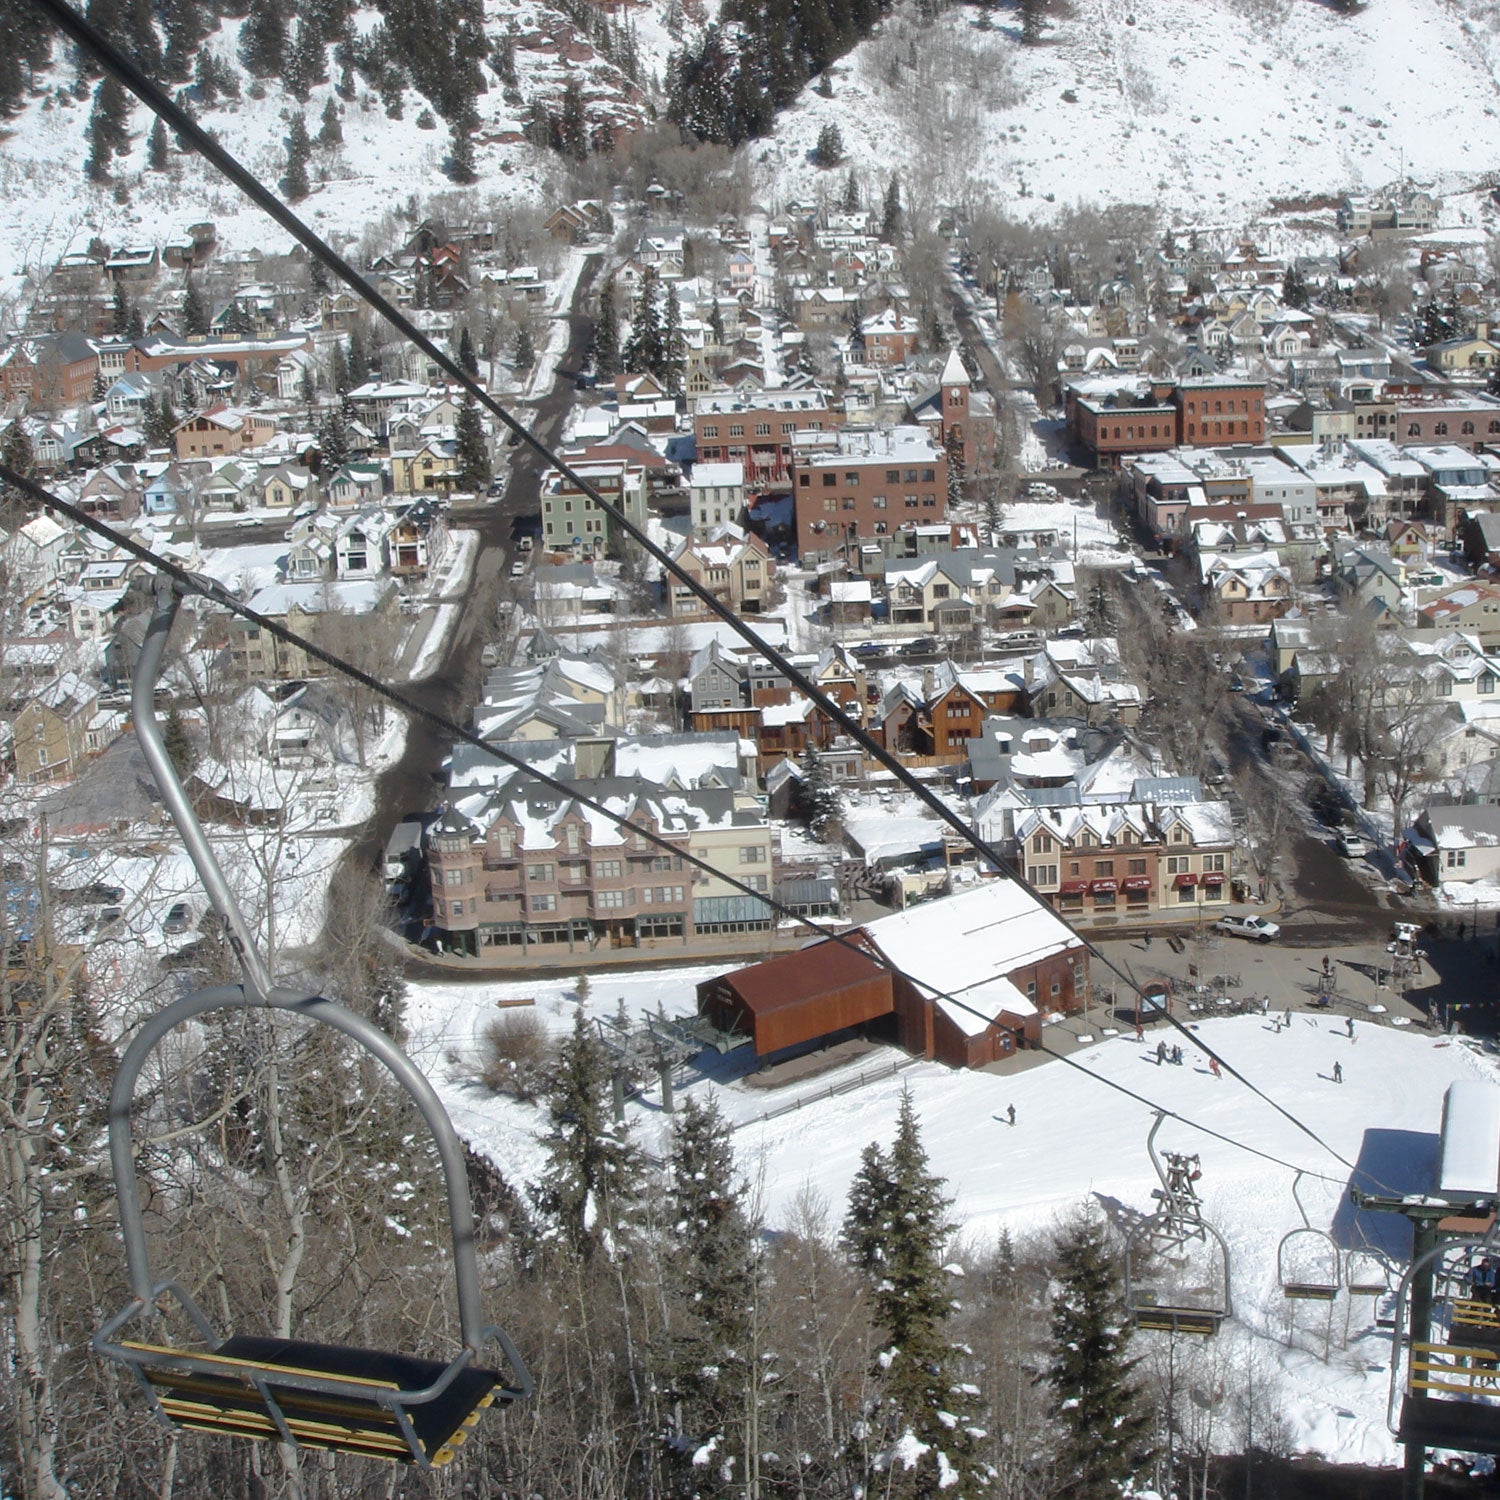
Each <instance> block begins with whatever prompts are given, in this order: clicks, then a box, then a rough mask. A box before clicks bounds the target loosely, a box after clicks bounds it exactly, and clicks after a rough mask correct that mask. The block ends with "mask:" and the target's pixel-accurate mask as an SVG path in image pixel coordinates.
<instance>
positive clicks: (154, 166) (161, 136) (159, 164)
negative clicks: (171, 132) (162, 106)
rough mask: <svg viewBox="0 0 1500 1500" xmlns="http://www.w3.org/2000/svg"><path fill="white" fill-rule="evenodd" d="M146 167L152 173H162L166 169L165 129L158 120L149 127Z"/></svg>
mask: <svg viewBox="0 0 1500 1500" xmlns="http://www.w3.org/2000/svg"><path fill="white" fill-rule="evenodd" d="M146 165H147V166H148V167H150V168H151V170H152V171H153V172H164V171H165V170H166V167H167V127H166V126H165V125H163V124H162V122H161V121H160V120H157V122H156V124H154V125H153V126H152V127H151V134H150V136H149V138H148V139H147V141H146Z"/></svg>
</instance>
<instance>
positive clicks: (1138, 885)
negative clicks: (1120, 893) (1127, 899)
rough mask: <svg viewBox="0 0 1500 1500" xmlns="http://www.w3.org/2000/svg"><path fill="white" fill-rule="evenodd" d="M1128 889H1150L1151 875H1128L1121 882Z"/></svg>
mask: <svg viewBox="0 0 1500 1500" xmlns="http://www.w3.org/2000/svg"><path fill="white" fill-rule="evenodd" d="M1121 885H1122V886H1123V887H1124V889H1125V890H1127V891H1149V890H1150V889H1151V877H1150V876H1149V875H1127V876H1126V877H1125V879H1124V880H1123V881H1122V882H1121Z"/></svg>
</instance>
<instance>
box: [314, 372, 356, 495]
mask: <svg viewBox="0 0 1500 1500" xmlns="http://www.w3.org/2000/svg"><path fill="white" fill-rule="evenodd" d="M336 347H337V345H335V348H336ZM318 453H319V455H320V462H319V465H318V472H319V474H320V475H322V476H323V477H324V478H327V477H328V476H329V475H332V474H336V473H337V472H338V471H339V470H340V469H341V468H343V466H344V465H345V464H346V463H348V461H349V424H348V421H347V419H346V418H345V416H344V408H343V407H342V406H341V405H339V404H338V403H337V402H335V403H334V405H333V406H331V407H329V409H328V411H327V412H326V413H325V414H324V417H323V421H322V423H321V424H320V426H319V427H318Z"/></svg>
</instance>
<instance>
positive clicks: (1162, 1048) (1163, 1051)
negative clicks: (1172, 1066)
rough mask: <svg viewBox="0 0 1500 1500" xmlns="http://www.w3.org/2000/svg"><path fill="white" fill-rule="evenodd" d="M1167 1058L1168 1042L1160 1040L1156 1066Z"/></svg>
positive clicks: (1157, 1045) (1157, 1046)
mask: <svg viewBox="0 0 1500 1500" xmlns="http://www.w3.org/2000/svg"><path fill="white" fill-rule="evenodd" d="M1166 1060H1167V1044H1166V1043H1165V1042H1158V1043H1157V1044H1156V1066H1157V1067H1158V1068H1159V1067H1161V1065H1162V1064H1163V1063H1164V1062H1166Z"/></svg>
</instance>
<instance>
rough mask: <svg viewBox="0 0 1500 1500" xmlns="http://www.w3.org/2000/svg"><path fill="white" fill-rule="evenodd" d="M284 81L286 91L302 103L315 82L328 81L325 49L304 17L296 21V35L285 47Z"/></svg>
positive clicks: (314, 29) (313, 28)
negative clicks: (287, 46) (289, 44)
mask: <svg viewBox="0 0 1500 1500" xmlns="http://www.w3.org/2000/svg"><path fill="white" fill-rule="evenodd" d="M285 82H286V87H287V92H288V93H289V94H291V96H292V97H293V98H294V99H297V100H299V101H300V102H301V103H303V104H305V103H306V102H307V97H308V95H309V93H311V91H312V86H313V85H314V84H315V83H327V82H328V54H327V50H326V48H325V46H324V43H323V39H322V38H321V37H320V36H319V35H318V32H317V30H316V28H315V27H313V26H310V25H309V24H308V22H307V20H306V18H305V17H304V18H303V19H302V20H301V21H299V22H298V23H297V31H296V35H295V36H294V37H293V39H292V45H291V46H290V47H289V48H288V49H287V57H286V73H285Z"/></svg>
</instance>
